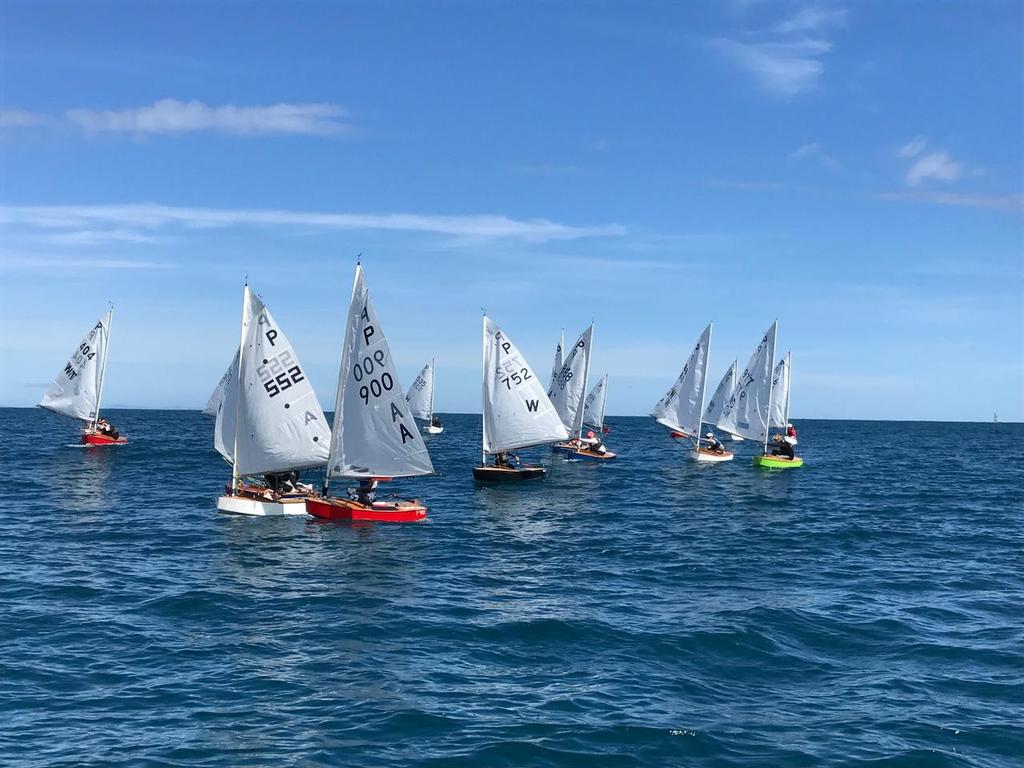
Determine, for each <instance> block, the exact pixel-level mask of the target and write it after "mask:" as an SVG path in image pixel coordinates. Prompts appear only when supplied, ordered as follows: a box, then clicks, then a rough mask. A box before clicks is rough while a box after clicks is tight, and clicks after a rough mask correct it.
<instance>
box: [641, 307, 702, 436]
mask: <svg viewBox="0 0 1024 768" xmlns="http://www.w3.org/2000/svg"><path fill="white" fill-rule="evenodd" d="M710 344H711V324H710V323H708V326H707V328H705V329H704V332H703V333H701V335H700V338H698V339H697V345H696V346H695V347H694V348H693V352H691V353H690V356H689V358H687V360H686V363H685V364H684V365H683V370H682V371H680V373H679V376H678V377H677V378H676V382H675V384H673V385H672V387H671V389H669V391H668V392H666V393H665V396H664V397H662V398H661V400H659V401H658V402H657V404H656V405H655V406H654V408H653V409H652V410H651V416H653V417H654V419H655V420H656V421H657V422H658V423H659V424H661V425H663V426H665V427H668V428H669V429H672V430H675V431H678V432H682V433H684V434H686V435H698V434H699V433H700V422H701V411H702V410H703V407H704V406H703V401H704V389H705V386H706V383H707V363H708V348H709V346H710Z"/></svg>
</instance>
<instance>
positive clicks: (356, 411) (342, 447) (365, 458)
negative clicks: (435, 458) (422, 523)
mask: <svg viewBox="0 0 1024 768" xmlns="http://www.w3.org/2000/svg"><path fill="white" fill-rule="evenodd" d="M433 471H434V466H433V464H432V463H431V461H430V454H429V453H428V452H427V446H426V445H425V444H424V442H423V438H422V436H421V435H420V432H419V429H417V428H416V422H415V421H414V420H413V413H412V409H411V408H410V407H409V404H408V403H407V402H406V398H405V395H404V394H403V393H402V387H401V385H400V384H399V383H398V374H397V372H396V370H395V364H394V361H393V360H392V358H391V349H390V347H389V346H388V342H387V338H386V337H385V335H384V331H383V329H382V327H381V324H380V320H379V319H378V317H377V310H376V309H375V308H374V305H373V301H372V300H371V298H370V292H369V290H368V289H367V287H366V283H365V280H364V278H363V268H362V266H361V265H357V266H356V274H355V280H354V281H353V285H352V300H351V303H350V305H349V311H348V322H347V323H346V326H345V337H344V339H343V341H342V353H341V369H340V371H339V374H338V392H337V398H336V406H335V413H334V426H333V429H332V431H331V451H330V459H329V464H328V476H329V477H348V478H375V477H376V478H381V477H415V476H418V475H429V474H432V473H433Z"/></svg>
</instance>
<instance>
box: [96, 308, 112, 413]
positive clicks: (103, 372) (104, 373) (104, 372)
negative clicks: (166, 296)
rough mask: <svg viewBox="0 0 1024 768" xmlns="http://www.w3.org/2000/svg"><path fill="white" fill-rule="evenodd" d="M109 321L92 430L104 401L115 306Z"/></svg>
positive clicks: (109, 315)
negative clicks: (104, 382)
mask: <svg viewBox="0 0 1024 768" xmlns="http://www.w3.org/2000/svg"><path fill="white" fill-rule="evenodd" d="M107 316H108V317H109V321H108V323H107V327H106V328H104V329H103V330H104V332H106V334H107V338H106V339H104V343H103V362H102V363H100V383H99V386H98V387H97V388H96V415H95V417H94V418H93V420H92V428H93V429H96V425H97V424H98V423H99V420H100V401H101V400H102V399H103V380H104V379H106V378H107V356H108V355H109V354H110V329H111V328H112V327H113V325H114V305H113V304H111V305H110V311H109V312H108V313H107Z"/></svg>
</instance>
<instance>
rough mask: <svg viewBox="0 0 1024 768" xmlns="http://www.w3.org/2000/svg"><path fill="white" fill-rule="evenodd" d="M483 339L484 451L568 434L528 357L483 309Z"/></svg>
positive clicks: (516, 447)
mask: <svg viewBox="0 0 1024 768" xmlns="http://www.w3.org/2000/svg"><path fill="white" fill-rule="evenodd" d="M483 341H484V344H483V448H484V452H485V453H491V454H494V453H502V452H504V451H513V450H516V449H518V448H525V447H527V446H531V445H540V444H542V443H553V442H557V441H558V440H566V439H568V437H569V433H568V432H567V431H566V429H565V425H564V424H562V420H561V419H560V418H559V416H558V413H557V412H556V411H555V407H554V405H552V404H551V400H550V399H548V396H547V394H546V393H545V391H544V387H543V385H542V384H541V383H540V382H539V381H538V380H537V376H536V375H535V374H534V372H533V370H532V369H531V368H530V365H529V363H527V362H526V358H524V357H523V356H522V354H521V353H520V352H519V350H518V349H516V346H515V345H514V344H513V343H512V341H511V340H510V339H509V338H508V337H507V336H506V335H505V334H504V332H503V331H502V330H501V329H500V328H499V327H498V326H497V324H495V323H494V322H493V321H492V320H491V319H490V318H489V317H487V316H486V315H485V316H484V334H483ZM563 367H564V366H563Z"/></svg>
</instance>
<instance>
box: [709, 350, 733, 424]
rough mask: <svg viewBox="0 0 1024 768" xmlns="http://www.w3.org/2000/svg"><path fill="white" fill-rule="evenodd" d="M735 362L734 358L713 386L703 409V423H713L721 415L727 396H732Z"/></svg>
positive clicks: (727, 399)
mask: <svg viewBox="0 0 1024 768" xmlns="http://www.w3.org/2000/svg"><path fill="white" fill-rule="evenodd" d="M737 362H738V361H736V360H733V361H732V365H730V366H729V370H727V371H726V372H725V375H724V376H723V377H722V380H721V381H720V382H718V386H717V387H715V392H714V394H712V395H711V399H710V400H708V407H707V408H706V409H705V410H704V422H705V423H707V424H715V423H716V422H717V421H718V418H719V417H720V416H721V415H722V408H724V407H725V404H726V403H727V402H729V398H730V397H732V393H733V390H734V389H736V363H737Z"/></svg>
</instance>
